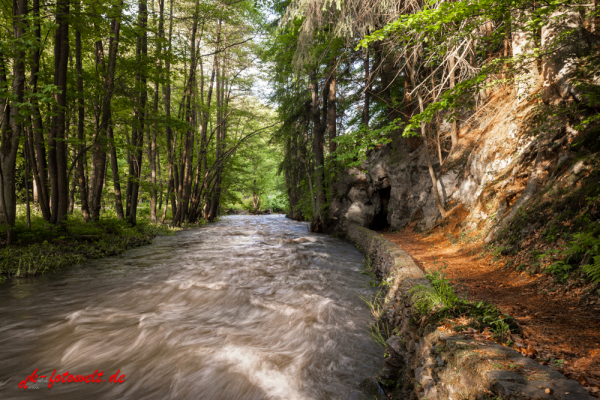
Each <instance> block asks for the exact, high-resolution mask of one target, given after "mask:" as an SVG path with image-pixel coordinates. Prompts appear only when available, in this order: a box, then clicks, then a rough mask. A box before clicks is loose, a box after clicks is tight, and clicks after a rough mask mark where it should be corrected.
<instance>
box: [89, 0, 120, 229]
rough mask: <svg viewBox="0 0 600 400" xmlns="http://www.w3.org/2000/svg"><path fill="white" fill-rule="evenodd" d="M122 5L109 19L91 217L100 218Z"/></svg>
mask: <svg viewBox="0 0 600 400" xmlns="http://www.w3.org/2000/svg"><path fill="white" fill-rule="evenodd" d="M122 5H123V3H121V4H118V5H116V6H115V7H114V8H113V12H114V15H115V17H114V18H113V19H112V21H111V37H110V40H109V45H108V61H107V63H106V72H105V76H104V88H103V92H104V93H103V97H102V114H101V121H100V128H99V131H98V138H97V143H96V145H95V146H94V162H93V163H94V178H93V185H92V193H93V195H92V210H91V211H92V219H93V220H94V221H98V220H100V209H101V207H102V202H101V200H102V188H103V186H104V181H105V172H106V143H107V141H108V130H109V125H110V124H111V101H112V96H113V92H114V87H115V69H116V66H117V56H118V53H119V34H120V32H121V12H122V8H123V7H122Z"/></svg>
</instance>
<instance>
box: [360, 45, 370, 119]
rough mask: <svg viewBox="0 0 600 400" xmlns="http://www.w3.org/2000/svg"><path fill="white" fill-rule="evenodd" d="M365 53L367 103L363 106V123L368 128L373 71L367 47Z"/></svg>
mask: <svg viewBox="0 0 600 400" xmlns="http://www.w3.org/2000/svg"><path fill="white" fill-rule="evenodd" d="M363 51H364V53H365V58H364V61H363V65H364V70H365V71H364V72H365V104H364V106H363V113H362V123H363V125H364V126H366V127H367V128H368V127H369V118H370V109H369V108H370V105H369V103H370V100H371V95H370V93H369V91H370V90H371V71H370V65H369V49H368V48H365V49H364V50H363Z"/></svg>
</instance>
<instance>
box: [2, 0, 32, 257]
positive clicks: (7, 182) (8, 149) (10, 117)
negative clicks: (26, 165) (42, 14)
mask: <svg viewBox="0 0 600 400" xmlns="http://www.w3.org/2000/svg"><path fill="white" fill-rule="evenodd" d="M26 14H27V0H13V15H14V18H13V34H14V38H15V40H16V41H20V40H21V38H22V37H23V35H24V34H25V27H26V20H25V16H26ZM6 80H7V78H6V69H5V65H4V59H3V55H2V53H1V52H0V84H2V86H3V87H4V83H6ZM12 90H13V92H12V94H13V96H14V100H15V101H14V103H13V104H10V107H9V104H8V103H9V100H8V98H6V99H3V100H4V102H3V103H4V107H3V108H4V110H5V111H4V113H5V114H4V116H3V118H2V127H1V130H2V143H1V144H0V211H1V212H2V214H3V215H2V216H3V221H2V222H4V224H6V245H7V246H10V244H11V243H12V241H13V240H14V236H15V233H14V226H15V220H16V215H17V198H16V197H17V196H16V193H15V165H16V160H17V150H18V149H19V139H20V136H21V133H22V130H23V120H22V119H23V117H22V116H21V115H19V111H20V109H21V103H23V95H24V90H25V51H24V50H18V51H17V52H16V58H15V60H14V62H13V81H12ZM9 125H10V127H9Z"/></svg>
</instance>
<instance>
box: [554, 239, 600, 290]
mask: <svg viewBox="0 0 600 400" xmlns="http://www.w3.org/2000/svg"><path fill="white" fill-rule="evenodd" d="M561 255H562V256H563V257H564V258H563V260H561V261H557V262H555V263H553V264H551V265H550V266H549V267H548V268H547V269H546V271H547V272H550V273H552V274H554V275H557V276H558V277H559V278H560V279H562V280H566V279H567V278H568V277H569V275H570V273H571V272H572V271H574V270H575V265H574V264H575V263H577V262H578V261H579V260H583V262H584V263H585V264H583V265H582V266H581V269H582V270H583V272H585V273H586V275H587V276H588V277H589V278H590V279H591V280H592V282H594V283H596V282H600V237H598V236H594V234H593V233H591V232H582V233H578V234H576V235H573V240H572V241H570V242H569V244H568V245H567V248H566V249H565V250H563V251H562V252H561ZM586 260H592V262H587V261H586Z"/></svg>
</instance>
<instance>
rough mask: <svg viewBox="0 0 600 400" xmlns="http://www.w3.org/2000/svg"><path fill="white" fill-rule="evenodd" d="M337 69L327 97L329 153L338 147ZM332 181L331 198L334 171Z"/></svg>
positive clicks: (331, 186) (332, 74) (330, 194)
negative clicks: (336, 139) (336, 140)
mask: <svg viewBox="0 0 600 400" xmlns="http://www.w3.org/2000/svg"><path fill="white" fill-rule="evenodd" d="M335 78H336V76H335V70H334V71H332V72H331V77H330V78H329V93H328V95H329V98H328V99H327V119H328V121H327V129H328V136H329V154H333V153H334V152H335V150H336V149H337V144H336V142H335V138H336V134H337V109H336V107H337V104H336V92H335V90H336V87H335V84H336V82H335V80H336V79H335ZM329 176H330V181H329V198H330V199H333V197H334V196H335V193H334V185H333V183H332V182H331V181H332V180H333V179H334V173H330V175H329Z"/></svg>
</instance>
